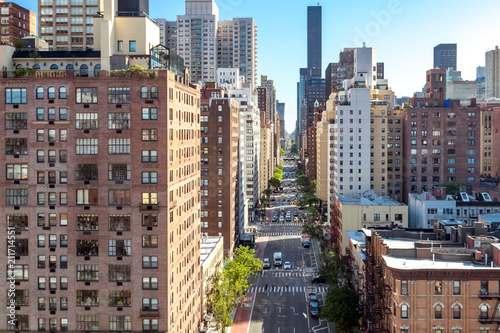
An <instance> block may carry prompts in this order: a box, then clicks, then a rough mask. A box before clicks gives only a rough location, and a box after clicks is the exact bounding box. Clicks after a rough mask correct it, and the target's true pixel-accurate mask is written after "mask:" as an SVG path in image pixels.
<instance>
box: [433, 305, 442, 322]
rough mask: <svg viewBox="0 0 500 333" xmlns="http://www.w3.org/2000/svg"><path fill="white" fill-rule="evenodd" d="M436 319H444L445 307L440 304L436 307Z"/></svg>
mask: <svg viewBox="0 0 500 333" xmlns="http://www.w3.org/2000/svg"><path fill="white" fill-rule="evenodd" d="M434 318H436V319H442V318H443V307H442V306H441V305H440V304H437V305H436V306H435V307H434Z"/></svg>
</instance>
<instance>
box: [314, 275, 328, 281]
mask: <svg viewBox="0 0 500 333" xmlns="http://www.w3.org/2000/svg"><path fill="white" fill-rule="evenodd" d="M325 282H326V278H325V277H324V276H321V275H313V276H312V277H311V283H325Z"/></svg>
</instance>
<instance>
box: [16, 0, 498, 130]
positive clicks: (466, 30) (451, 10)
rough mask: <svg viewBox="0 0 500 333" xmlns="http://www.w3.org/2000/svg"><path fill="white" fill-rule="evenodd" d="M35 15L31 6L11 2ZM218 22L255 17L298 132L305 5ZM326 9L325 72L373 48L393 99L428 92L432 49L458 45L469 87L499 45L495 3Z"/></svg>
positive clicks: (244, 0) (411, 2)
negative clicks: (352, 52) (354, 52)
mask: <svg viewBox="0 0 500 333" xmlns="http://www.w3.org/2000/svg"><path fill="white" fill-rule="evenodd" d="M16 2H17V3H19V4H20V5H22V6H25V7H27V8H28V9H30V10H33V11H36V10H37V1H36V0H18V1H16ZM149 2H150V13H151V16H152V17H162V18H166V19H168V20H174V19H176V16H177V15H178V14H184V12H185V9H184V1H183V0H166V1H165V0H150V1H149ZM216 3H217V5H218V6H219V10H220V19H230V18H233V17H253V18H254V19H255V21H256V24H257V26H258V31H259V32H258V33H259V36H258V70H259V71H258V74H259V76H260V75H261V74H264V75H268V76H269V78H270V79H273V80H274V81H275V85H276V89H277V96H278V99H279V100H280V102H285V103H286V109H285V112H286V114H285V127H286V130H287V131H288V132H291V131H293V130H294V128H295V118H296V112H297V110H296V109H297V107H296V83H297V80H298V73H299V68H300V67H306V64H307V59H306V45H307V40H306V23H307V22H306V19H307V17H306V16H307V6H309V5H316V4H317V3H318V2H317V1H316V2H314V1H305V0H216ZM319 3H320V4H321V5H322V6H323V70H324V69H326V66H327V65H328V63H329V62H335V61H337V60H338V53H339V51H340V50H341V49H343V48H344V47H357V46H362V42H363V41H364V42H366V44H367V46H369V47H375V48H377V54H378V61H380V62H385V77H386V78H387V79H388V80H389V86H391V87H392V89H393V90H394V91H395V92H396V94H397V95H398V96H404V95H406V96H408V95H411V94H412V93H413V92H414V91H416V90H421V89H422V87H423V85H424V84H425V71H426V70H427V69H430V68H432V65H433V48H434V46H436V45H437V44H439V43H457V44H458V66H457V67H458V70H461V71H462V77H463V78H464V79H467V80H474V79H475V77H476V67H477V66H484V62H485V60H484V58H485V55H484V54H485V52H486V51H487V50H488V49H492V48H494V47H495V45H499V44H500V25H498V13H500V1H498V0H480V1H474V2H473V1H470V0H453V1H452V0H441V1H436V0H357V1H346V0H344V1H333V0H327V1H320V2H319Z"/></svg>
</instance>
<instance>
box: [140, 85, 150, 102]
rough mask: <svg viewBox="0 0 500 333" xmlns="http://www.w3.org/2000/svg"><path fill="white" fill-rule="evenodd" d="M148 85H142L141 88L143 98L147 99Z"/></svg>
mask: <svg viewBox="0 0 500 333" xmlns="http://www.w3.org/2000/svg"><path fill="white" fill-rule="evenodd" d="M148 95H149V94H148V87H142V88H141V98H143V99H147V98H148Z"/></svg>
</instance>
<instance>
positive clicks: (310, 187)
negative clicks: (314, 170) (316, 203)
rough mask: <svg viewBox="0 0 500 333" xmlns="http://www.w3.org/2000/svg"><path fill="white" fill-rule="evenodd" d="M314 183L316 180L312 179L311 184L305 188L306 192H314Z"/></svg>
mask: <svg viewBox="0 0 500 333" xmlns="http://www.w3.org/2000/svg"><path fill="white" fill-rule="evenodd" d="M316 183H317V181H316V180H313V181H312V182H311V185H309V188H308V189H307V192H309V193H311V194H316Z"/></svg>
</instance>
